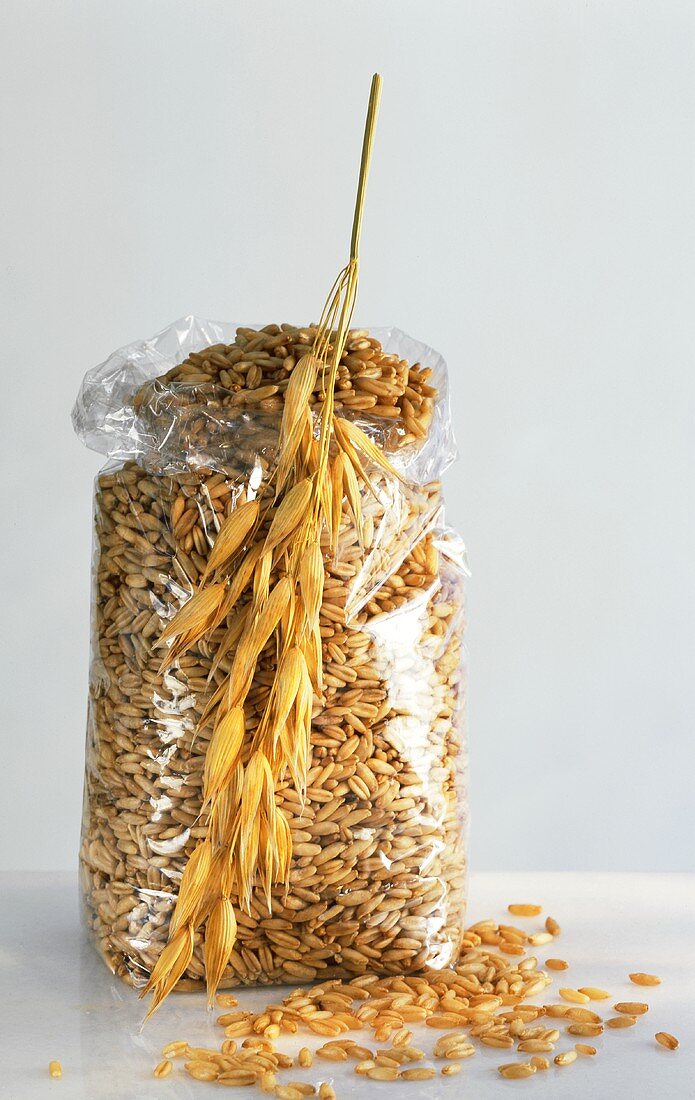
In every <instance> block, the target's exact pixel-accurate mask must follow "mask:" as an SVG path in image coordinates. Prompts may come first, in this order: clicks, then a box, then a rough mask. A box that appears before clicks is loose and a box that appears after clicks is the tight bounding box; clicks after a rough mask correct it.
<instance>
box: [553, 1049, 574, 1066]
mask: <svg viewBox="0 0 695 1100" xmlns="http://www.w3.org/2000/svg"><path fill="white" fill-rule="evenodd" d="M553 1061H554V1062H555V1065H556V1066H571V1065H572V1062H576V1061H577V1052H576V1050H563V1051H562V1053H561V1054H556V1055H555V1057H554V1058H553Z"/></svg>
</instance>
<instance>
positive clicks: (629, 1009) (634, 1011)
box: [613, 1001, 649, 1016]
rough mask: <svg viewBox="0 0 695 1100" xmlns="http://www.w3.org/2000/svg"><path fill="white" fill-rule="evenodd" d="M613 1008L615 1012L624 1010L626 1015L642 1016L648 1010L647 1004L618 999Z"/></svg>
mask: <svg viewBox="0 0 695 1100" xmlns="http://www.w3.org/2000/svg"><path fill="white" fill-rule="evenodd" d="M613 1008H614V1009H615V1011H616V1012H625V1013H626V1014H627V1015H628V1016H643V1015H644V1013H645V1012H649V1005H645V1004H643V1003H642V1002H640V1001H618V1003H617V1004H615V1005H613Z"/></svg>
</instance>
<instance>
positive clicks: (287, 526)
mask: <svg viewBox="0 0 695 1100" xmlns="http://www.w3.org/2000/svg"><path fill="white" fill-rule="evenodd" d="M312 489H313V482H312V480H311V478H308V477H306V478H304V479H303V480H302V481H300V482H299V483H298V484H297V485H293V486H292V488H291V489H290V490H289V491H288V492H287V493H286V494H285V496H284V497H283V499H282V503H281V504H280V507H279V508H278V510H277V512H276V513H275V515H274V516H273V522H272V523H271V525H270V530H269V532H268V536H267V538H266V540H265V546H264V552H267V551H268V550H274V549H275V547H276V546H278V545H279V544H280V543H281V542H282V541H283V539H286V538H287V536H288V535H291V534H292V533H293V531H295V530H296V529H297V527H298V526H299V524H300V523H301V521H302V520H303V519H304V517H305V515H306V510H307V508H308V507H309V501H310V500H311V495H312Z"/></svg>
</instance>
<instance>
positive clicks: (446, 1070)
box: [442, 1062, 462, 1077]
mask: <svg viewBox="0 0 695 1100" xmlns="http://www.w3.org/2000/svg"><path fill="white" fill-rule="evenodd" d="M461 1069H462V1066H461V1063H460V1062H447V1064H446V1065H445V1066H442V1076H443V1077H453V1076H454V1075H455V1074H457V1073H460V1072H461Z"/></svg>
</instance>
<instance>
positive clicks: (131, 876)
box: [73, 317, 467, 988]
mask: <svg viewBox="0 0 695 1100" xmlns="http://www.w3.org/2000/svg"><path fill="white" fill-rule="evenodd" d="M314 333H315V330H314V329H313V328H311V327H306V328H297V327H294V326H291V325H268V326H266V327H264V328H260V329H255V328H239V329H235V328H234V326H232V325H229V324H223V323H214V322H208V321H201V320H199V319H196V318H192V317H188V318H184V319H182V320H181V321H179V322H177V323H175V324H174V325H172V326H170V327H169V328H167V329H165V330H164V331H162V332H161V333H159V334H158V335H157V336H155V337H153V338H152V339H150V340H146V341H139V342H137V343H134V344H131V345H129V346H127V347H125V348H122V349H120V350H119V351H117V352H115V353H114V354H113V355H112V356H111V357H110V358H109V359H108V360H107V361H106V362H105V363H103V364H102V365H100V366H99V367H97V368H95V369H94V370H93V371H91V372H89V373H88V374H87V376H86V378H85V380H84V383H83V386H82V389H81V391H80V394H79V397H78V400H77V403H76V406H75V409H74V412H73V422H74V426H75V430H76V432H77V434H78V436H79V437H80V438H81V439H82V441H83V442H84V443H85V444H86V445H87V446H88V447H91V448H92V449H94V450H96V451H99V452H100V453H102V454H105V455H106V456H108V462H107V465H106V466H105V467H104V468H103V470H102V471H101V473H100V474H99V476H98V477H97V479H96V487H95V496H94V555H93V577H92V582H93V600H92V647H91V668H90V680H89V705H88V722H87V745H86V774H85V787H84V812H83V824H82V843H81V849H80V866H81V889H82V894H83V898H84V911H85V916H86V922H87V925H88V928H89V931H90V933H91V936H92V937H93V939H94V942H95V943H96V945H97V947H98V949H99V951H100V952H101V954H102V955H103V957H104V959H105V960H106V962H107V964H108V965H109V967H110V968H111V969H112V970H113V971H114V972H115V973H117V974H118V975H120V976H121V977H122V978H123V979H125V980H126V981H128V982H130V983H132V984H135V985H138V986H140V985H142V984H144V982H145V981H146V979H147V977H148V976H149V974H150V973H151V970H152V968H153V965H154V963H155V962H156V960H157V958H158V956H159V954H160V953H161V951H162V949H163V947H164V945H165V944H166V942H167V935H168V928H169V921H170V918H171V914H172V911H173V908H174V905H175V902H176V897H177V890H178V885H179V883H180V880H181V875H182V872H183V869H184V867H185V865H186V862H187V860H188V858H189V856H190V854H191V852H192V851H193V849H194V847H195V846H196V844H197V843H198V841H199V840H200V839H201V838H203V837H204V836H205V833H206V827H207V822H206V815H205V813H204V812H202V788H203V773H204V767H205V760H206V749H207V746H208V743H209V739H210V736H211V732H212V731H211V729H209V728H208V729H206V728H205V725H204V723H203V725H202V727H201V722H200V720H201V716H202V715H203V711H204V708H205V705H206V702H207V700H208V699H209V697H210V693H211V692H212V691H214V689H215V687H216V685H217V683H218V682H219V680H220V678H221V677H222V676H223V675H224V674H226V673H228V672H229V668H230V663H231V657H232V656H233V654H232V655H229V656H227V657H225V659H224V660H223V661H222V662H221V663H220V664H219V666H218V667H217V668H215V653H216V641H217V639H218V636H219V637H221V636H222V635H223V634H224V632H225V630H226V625H227V624H226V623H225V622H223V623H221V624H220V626H219V628H218V630H217V631H216V632H215V634H213V636H212V637H210V638H206V639H205V640H203V641H201V642H200V643H199V644H198V645H196V646H195V647H194V648H193V649H192V650H191V651H190V652H188V653H187V654H186V655H184V656H182V657H180V658H179V659H178V660H177V661H175V662H174V664H173V665H172V666H171V667H170V668H165V669H163V670H162V668H161V658H162V654H161V651H160V650H158V649H157V648H156V642H157V639H158V637H159V635H160V633H161V632H162V630H163V629H164V627H165V626H166V624H167V623H168V622H170V621H171V619H172V617H173V616H174V614H175V613H176V611H177V610H178V609H179V608H180V607H181V606H182V605H183V604H185V603H186V601H187V600H189V599H190V597H191V595H192V593H193V592H194V591H195V588H196V586H197V584H198V582H199V581H200V579H201V576H202V574H203V572H204V570H205V565H206V561H207V558H208V556H209V553H210V549H211V547H212V545H213V543H214V539H215V536H216V533H217V531H218V530H219V527H220V524H221V522H222V521H223V520H224V518H225V517H226V516H228V515H229V514H230V513H231V512H232V510H233V509H234V508H235V507H237V506H238V504H239V502H240V501H244V500H246V499H248V498H249V496H250V495H251V494H253V495H255V496H257V497H260V498H261V499H262V498H263V494H264V486H265V484H266V482H267V476H268V472H269V470H271V469H272V467H273V464H274V463H275V461H276V458H277V453H278V432H279V423H280V416H281V414H282V408H283V396H284V392H285V389H286V386H287V382H288V379H289V377H290V375H291V372H292V370H293V368H294V366H295V365H296V363H297V362H298V360H299V358H300V357H301V355H303V354H304V353H305V352H307V351H309V350H310V349H311V346H312V342H313V337H314ZM321 399H322V395H321V393H320V389H319V388H317V390H316V392H315V393H314V394H313V398H312V401H313V403H314V406H315V407H316V408H318V407H319V406H320V403H321ZM336 412H337V414H338V415H339V416H343V417H346V418H350V419H352V420H355V421H356V422H357V423H358V424H359V426H360V427H361V428H362V429H363V430H364V431H365V432H366V433H367V434H368V435H369V436H370V437H371V438H372V439H373V440H374V442H375V443H376V444H377V445H378V446H379V447H380V448H382V449H383V452H384V453H385V454H386V455H387V456H388V458H389V460H390V461H391V463H392V464H393V465H394V467H395V468H396V469H397V470H398V472H399V474H400V475H401V479H402V480H399V479H397V478H395V477H393V476H390V475H389V474H386V473H384V471H383V470H381V469H379V468H378V467H375V466H370V468H369V472H370V481H371V485H372V488H370V487H369V486H366V485H364V484H362V485H360V494H361V503H362V512H363V529H362V531H361V532H358V531H357V530H356V527H355V524H354V522H353V519H352V517H351V515H350V512H349V511H348V508H347V506H346V504H345V502H344V503H343V514H342V521H341V525H340V537H339V542H338V546H337V548H336V550H335V552H331V551H329V548H328V545H327V544H326V545H325V546H324V545H323V542H322V549H323V550H324V557H325V570H326V582H325V588H324V593H323V603H322V607H321V612H320V633H321V643H322V656H323V670H324V691H323V696H322V697H320V698H319V697H318V696H315V697H314V705H313V711H312V726H311V759H310V766H309V771H308V775H307V785H306V792H305V794H304V795H303V796H302V793H301V792H298V791H297V789H296V788H295V786H294V785H293V783H292V782H291V780H290V779H289V778H285V779H283V780H282V781H281V782H280V783H279V784H278V785H277V788H276V795H275V797H276V802H277V805H278V806H279V807H281V808H282V810H283V811H284V814H285V816H286V818H287V820H288V822H289V825H290V829H291V838H292V858H291V867H290V873H289V878H288V881H287V882H285V883H280V884H277V885H276V886H274V887H273V889H272V895H271V898H270V900H269V899H268V898H266V896H265V894H264V893H263V892H262V891H261V890H255V891H254V893H253V896H252V900H251V904H250V905H249V906H248V907H246V908H245V909H241V908H240V907H239V906H238V904H236V902H237V899H233V900H234V901H235V910H236V916H237V924H238V930H237V941H236V944H235V947H234V950H233V953H232V957H231V961H230V963H229V965H228V967H227V969H226V971H225V974H224V977H223V980H222V982H221V983H220V985H221V987H230V986H235V985H240V984H255V983H296V982H302V983H303V982H306V981H310V980H313V979H326V978H334V977H354V976H356V975H360V974H363V973H366V972H370V973H376V974H408V973H413V972H416V971H418V970H420V969H421V968H423V967H434V968H438V967H444V966H448V965H451V964H452V963H454V962H455V960H456V957H457V954H458V951H459V946H460V941H461V937H462V930H463V920H464V911H465V901H466V864H467V783H466V752H465V743H464V732H465V731H464V705H465V682H464V662H463V647H462V636H463V631H464V625H465V623H464V588H465V580H466V577H467V569H466V563H465V551H464V548H463V545H462V543H461V542H460V540H459V539H458V537H457V536H456V535H455V534H453V533H452V532H451V531H450V530H449V529H448V528H447V527H446V526H445V523H444V515H443V507H442V499H441V492H440V478H441V475H442V473H443V471H444V470H445V469H446V467H447V466H448V465H449V464H450V463H451V462H452V461H453V459H454V458H455V447H454V442H453V437H452V431H451V422H450V413H449V404H448V396H447V376H446V366H445V364H444V362H443V360H442V358H441V357H440V356H439V355H438V354H437V353H436V352H434V351H432V350H431V349H430V348H427V347H425V346H424V345H422V344H419V343H417V342H416V341H414V340H412V339H410V338H409V337H408V336H406V335H405V334H404V333H403V332H400V331H399V330H397V329H381V330H372V331H370V332H367V331H365V330H359V331H357V330H354V331H352V332H351V333H350V336H349V339H348V342H347V346H346V349H345V352H344V354H343V357H342V360H341V365H340V368H339V371H338V378H337V385H336ZM360 535H361V538H360ZM274 657H275V654H274V652H273V647H272V644H271V645H269V646H268V647H267V649H266V650H265V651H264V654H263V658H262V660H261V661H259V664H258V666H257V669H256V672H255V675H254V680H253V684H252V688H251V691H250V694H249V696H248V700H247V725H250V727H251V728H252V727H253V723H254V721H258V718H257V717H255V716H258V715H260V714H261V713H262V711H263V706H264V703H265V701H266V699H267V696H268V692H269V685H270V684H271V682H272V678H273V661H274ZM203 977H204V959H203V938H202V934H201V933H200V932H197V933H196V939H195V949H194V953H193V957H192V959H191V962H190V964H189V966H188V969H187V971H186V973H185V975H184V979H183V981H182V982H180V983H179V985H180V986H181V987H190V988H195V987H197V985H198V983H200V982H201V981H202V980H203Z"/></svg>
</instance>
